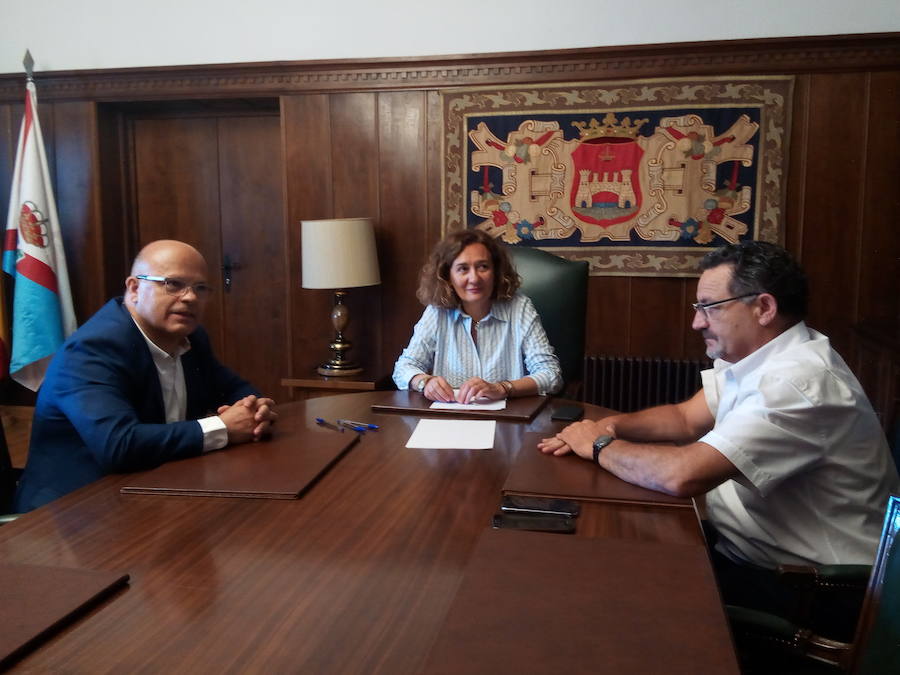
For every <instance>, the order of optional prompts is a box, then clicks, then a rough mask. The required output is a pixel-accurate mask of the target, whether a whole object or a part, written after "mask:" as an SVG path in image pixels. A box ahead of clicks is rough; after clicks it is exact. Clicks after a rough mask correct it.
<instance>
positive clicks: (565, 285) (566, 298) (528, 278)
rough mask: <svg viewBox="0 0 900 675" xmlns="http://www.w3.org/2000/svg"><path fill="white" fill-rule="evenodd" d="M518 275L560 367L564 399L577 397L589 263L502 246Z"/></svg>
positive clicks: (579, 387)
mask: <svg viewBox="0 0 900 675" xmlns="http://www.w3.org/2000/svg"><path fill="white" fill-rule="evenodd" d="M506 251H507V252H508V253H509V256H510V259H511V260H512V262H513V265H515V267H516V271H517V272H518V273H519V276H520V277H522V286H521V287H520V289H519V290H520V291H521V292H522V293H523V294H525V295H527V296H528V297H529V298H531V302H533V303H534V307H535V309H536V310H537V313H538V314H539V315H540V317H541V323H543V324H544V330H545V331H547V338H548V339H549V340H550V344H551V345H553V348H554V349H555V350H556V355H557V356H558V357H559V363H560V366H561V367H562V375H563V380H564V383H565V384H564V388H563V390H562V392H561V393H562V395H564V396H565V397H566V398H576V399H577V398H580V397H581V385H582V377H583V373H584V327H585V313H586V311H587V284H588V269H589V265H588V263H587V262H585V261H572V260H566V259H565V258H560V257H559V256H555V255H553V254H551V253H547V252H546V251H543V250H541V249H537V248H531V247H526V246H506Z"/></svg>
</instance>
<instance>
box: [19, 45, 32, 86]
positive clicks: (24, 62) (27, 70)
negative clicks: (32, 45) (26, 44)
mask: <svg viewBox="0 0 900 675" xmlns="http://www.w3.org/2000/svg"><path fill="white" fill-rule="evenodd" d="M22 65H23V66H25V75H26V76H27V77H28V79H29V80H33V79H34V70H33V68H34V59H33V58H31V50H30V49H26V50H25V58H24V59H22Z"/></svg>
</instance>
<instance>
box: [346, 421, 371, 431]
mask: <svg viewBox="0 0 900 675" xmlns="http://www.w3.org/2000/svg"><path fill="white" fill-rule="evenodd" d="M338 424H351V425H353V426H357V427H362V428H363V429H368V430H371V431H376V430H377V429H378V425H377V424H371V423H370V422H357V421H356V420H338Z"/></svg>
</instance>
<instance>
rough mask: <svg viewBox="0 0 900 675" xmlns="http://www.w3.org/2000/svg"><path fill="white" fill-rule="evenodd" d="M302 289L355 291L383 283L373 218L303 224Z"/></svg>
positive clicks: (303, 222)
mask: <svg viewBox="0 0 900 675" xmlns="http://www.w3.org/2000/svg"><path fill="white" fill-rule="evenodd" d="M300 225H301V229H300V241H301V249H302V256H301V264H302V268H301V269H302V272H301V281H300V284H301V286H303V288H332V289H340V288H356V287H358V286H374V285H376V284H380V283H381V275H380V274H379V273H378V254H377V252H376V250H375V228H374V227H373V225H372V219H371V218H335V219H332V220H302V221H300Z"/></svg>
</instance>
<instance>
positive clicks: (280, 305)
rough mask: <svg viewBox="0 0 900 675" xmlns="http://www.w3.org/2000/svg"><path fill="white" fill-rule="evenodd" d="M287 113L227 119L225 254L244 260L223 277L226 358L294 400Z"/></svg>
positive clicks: (222, 149)
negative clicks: (284, 383) (288, 390)
mask: <svg viewBox="0 0 900 675" xmlns="http://www.w3.org/2000/svg"><path fill="white" fill-rule="evenodd" d="M280 133H281V132H280V125H279V119H278V117H275V116H266V117H223V118H220V119H219V181H220V185H221V207H222V259H223V261H224V259H225V258H226V256H227V257H228V258H229V259H230V260H231V261H232V263H235V264H237V265H239V266H238V267H236V268H235V269H234V270H233V271H232V283H231V285H230V287H226V285H225V283H224V279H223V278H222V276H221V274H220V275H219V279H217V280H216V283H217V285H218V286H219V287H220V288H221V289H222V293H221V297H222V303H223V312H224V320H225V326H226V327H227V329H226V332H225V336H224V338H225V339H224V343H225V344H224V349H223V351H222V353H221V358H222V360H223V362H225V363H227V364H228V365H229V366H230V367H231V368H233V369H234V370H236V371H237V372H239V373H240V374H241V375H242V376H243V377H245V378H247V379H248V380H250V381H251V382H252V383H253V384H254V385H255V386H256V387H257V388H258V389H260V391H262V392H263V393H265V394H267V395H269V396H272V397H273V398H275V399H278V400H286V394H285V392H284V390H282V388H281V385H280V380H281V378H282V377H284V376H285V375H286V374H287V349H286V346H287V345H286V342H287V339H286V326H285V315H286V308H287V302H288V289H287V283H288V279H287V273H286V267H287V264H286V260H287V251H286V250H285V236H284V210H283V199H282V171H283V170H282V159H281V140H280Z"/></svg>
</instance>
